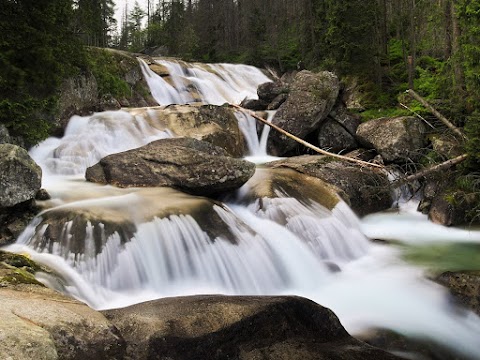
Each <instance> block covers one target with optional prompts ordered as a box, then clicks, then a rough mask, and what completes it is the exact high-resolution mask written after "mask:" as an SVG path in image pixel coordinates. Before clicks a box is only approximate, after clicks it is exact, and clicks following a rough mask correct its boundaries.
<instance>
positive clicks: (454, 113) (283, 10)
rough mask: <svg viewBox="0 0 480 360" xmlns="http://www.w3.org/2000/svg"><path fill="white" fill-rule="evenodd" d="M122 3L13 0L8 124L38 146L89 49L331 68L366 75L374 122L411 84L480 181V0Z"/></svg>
mask: <svg viewBox="0 0 480 360" xmlns="http://www.w3.org/2000/svg"><path fill="white" fill-rule="evenodd" d="M115 7H116V4H115V1H114V0H57V1H49V0H3V1H2V2H1V4H0V122H2V123H4V124H5V125H6V126H7V128H9V129H10V130H11V131H13V132H14V133H18V134H19V135H22V136H25V137H27V138H28V140H29V142H30V143H32V144H33V143H35V142H36V141H38V140H40V139H42V138H44V137H45V136H46V135H47V133H48V124H49V119H50V118H51V116H52V114H53V113H54V112H55V102H56V99H57V97H58V88H59V85H60V84H61V82H62V79H64V78H65V77H67V76H71V75H72V74H75V73H78V72H82V71H86V69H88V67H89V57H88V54H86V53H87V52H86V51H85V47H86V46H96V47H113V48H118V49H122V50H129V51H134V52H146V53H152V52H154V51H157V52H160V53H161V54H162V55H168V56H177V57H181V58H183V59H186V60H196V61H206V62H216V61H228V62H242V63H249V64H253V65H257V66H262V67H263V66H269V67H272V68H274V69H276V70H277V71H278V72H280V73H281V72H285V71H289V70H294V69H297V68H298V67H302V68H307V69H311V70H323V69H327V70H332V71H335V72H336V73H338V74H339V75H340V76H342V77H343V78H348V77H355V78H357V79H359V81H358V82H359V84H361V89H362V91H363V93H364V99H363V101H364V106H365V107H366V110H367V111H366V112H364V118H366V119H368V118H369V117H372V116H379V115H380V114H389V115H392V114H400V113H402V112H405V111H406V110H405V109H400V108H399V107H398V96H399V95H401V94H402V93H404V91H405V90H406V89H408V88H414V89H415V90H416V91H417V92H419V93H420V94H421V95H422V96H424V97H425V98H427V99H428V100H429V101H431V102H432V103H433V104H434V105H435V106H436V107H437V108H438V109H439V110H441V111H442V112H443V113H445V114H446V115H447V116H448V117H449V118H450V119H452V121H454V122H455V123H456V125H459V126H463V127H464V129H465V131H466V133H467V136H468V139H469V140H468V141H467V143H466V145H465V147H466V151H468V153H469V158H468V163H467V165H465V166H466V169H467V171H469V172H470V173H472V172H473V174H476V177H474V179H477V180H476V182H475V181H474V182H473V183H474V184H476V186H478V187H480V184H479V183H480V180H479V179H480V175H478V173H476V172H478V171H479V169H480V101H479V98H480V63H479V61H478V59H480V0H348V1H338V0H262V1H258V0H170V1H166V0H158V1H153V0H152V1H148V5H147V6H146V7H145V8H142V7H141V6H140V5H139V4H138V3H137V2H130V3H129V5H128V6H126V7H125V8H124V9H122V11H123V16H122V18H121V19H119V21H117V20H116V19H115V18H114V13H115ZM410 106H411V108H412V109H415V110H417V111H418V112H420V113H422V109H421V108H420V107H419V106H417V105H416V104H414V103H413V104H410ZM407 113H408V112H407Z"/></svg>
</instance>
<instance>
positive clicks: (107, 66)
mask: <svg viewBox="0 0 480 360" xmlns="http://www.w3.org/2000/svg"><path fill="white" fill-rule="evenodd" d="M134 66H138V63H137V62H136V60H135V59H133V58H131V57H128V56H126V55H123V54H121V53H119V52H113V51H109V50H106V49H99V48H89V49H87V68H88V69H89V70H90V71H91V72H92V74H93V76H94V77H95V79H96V80H97V85H98V92H99V95H100V96H104V95H107V94H108V95H112V96H113V97H124V96H130V95H131V93H132V91H131V88H130V85H129V84H128V83H127V82H126V81H125V80H124V78H125V74H126V73H128V71H130V70H131V69H132V68H133V67H134Z"/></svg>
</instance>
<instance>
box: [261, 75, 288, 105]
mask: <svg viewBox="0 0 480 360" xmlns="http://www.w3.org/2000/svg"><path fill="white" fill-rule="evenodd" d="M287 92H288V87H287V85H286V84H284V83H283V82H282V81H280V80H278V81H275V82H266V83H263V84H260V85H259V86H258V88H257V95H258V98H259V99H260V100H262V101H264V102H266V103H267V104H268V103H271V102H272V101H273V100H274V99H275V98H276V97H277V96H278V95H281V94H285V93H287Z"/></svg>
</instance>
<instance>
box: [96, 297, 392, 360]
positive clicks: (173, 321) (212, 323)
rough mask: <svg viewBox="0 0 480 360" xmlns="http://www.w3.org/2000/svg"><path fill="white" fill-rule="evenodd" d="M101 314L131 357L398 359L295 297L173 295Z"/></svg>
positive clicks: (326, 312) (187, 359)
mask: <svg viewBox="0 0 480 360" xmlns="http://www.w3.org/2000/svg"><path fill="white" fill-rule="evenodd" d="M103 314H104V315H105V316H106V317H107V318H108V319H109V320H110V321H111V322H112V323H113V324H114V325H115V326H116V327H117V328H118V329H119V330H120V332H121V333H122V335H123V336H124V338H125V340H126V341H127V344H128V346H127V357H128V358H130V359H139V360H140V359H175V360H205V359H210V360H224V359H235V360H254V359H263V360H314V359H315V360H322V359H323V360H329V359H332V360H333V359H338V360H340V359H349V360H351V359H358V360H360V359H365V360H366V359H368V360H375V359H384V360H389V359H392V360H393V359H398V358H397V357H396V356H394V355H391V354H388V353H386V352H384V351H382V350H379V349H376V348H373V347H371V346H369V345H367V344H365V343H362V342H360V341H358V340H356V339H354V338H352V337H351V336H350V335H349V334H348V333H347V332H346V330H345V329H344V328H343V326H342V325H341V324H340V322H339V320H338V318H337V317H336V316H335V314H334V313H333V312H332V311H330V310H329V309H327V308H324V307H322V306H320V305H317V304H315V303H314V302H312V301H310V300H307V299H304V298H300V297H289V296H278V297H259V296H257V297H253V296H214V295H207V296H192V297H179V298H168V299H162V300H156V301H150V302H146V303H142V304H138V305H133V306H130V307H127V308H123V309H116V310H108V311H103Z"/></svg>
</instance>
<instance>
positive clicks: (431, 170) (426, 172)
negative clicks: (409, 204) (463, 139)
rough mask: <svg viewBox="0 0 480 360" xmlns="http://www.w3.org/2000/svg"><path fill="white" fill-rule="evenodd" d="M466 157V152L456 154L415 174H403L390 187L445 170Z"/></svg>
mask: <svg viewBox="0 0 480 360" xmlns="http://www.w3.org/2000/svg"><path fill="white" fill-rule="evenodd" d="M466 158H467V154H463V155H460V156H457V157H455V158H453V159H450V160H447V161H445V162H443V163H441V164H438V165H434V166H431V167H429V168H427V169H424V170H421V171H418V172H416V173H415V174H412V175H409V176H405V177H403V178H401V179H398V180H395V181H394V182H393V183H392V187H398V186H401V185H403V184H405V183H409V182H412V181H415V180H418V179H420V178H423V177H426V176H428V175H430V174H432V173H434V172H438V171H441V170H446V169H448V168H450V167H452V166H454V165H457V164H459V163H461V162H462V161H464V160H465V159H466Z"/></svg>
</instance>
